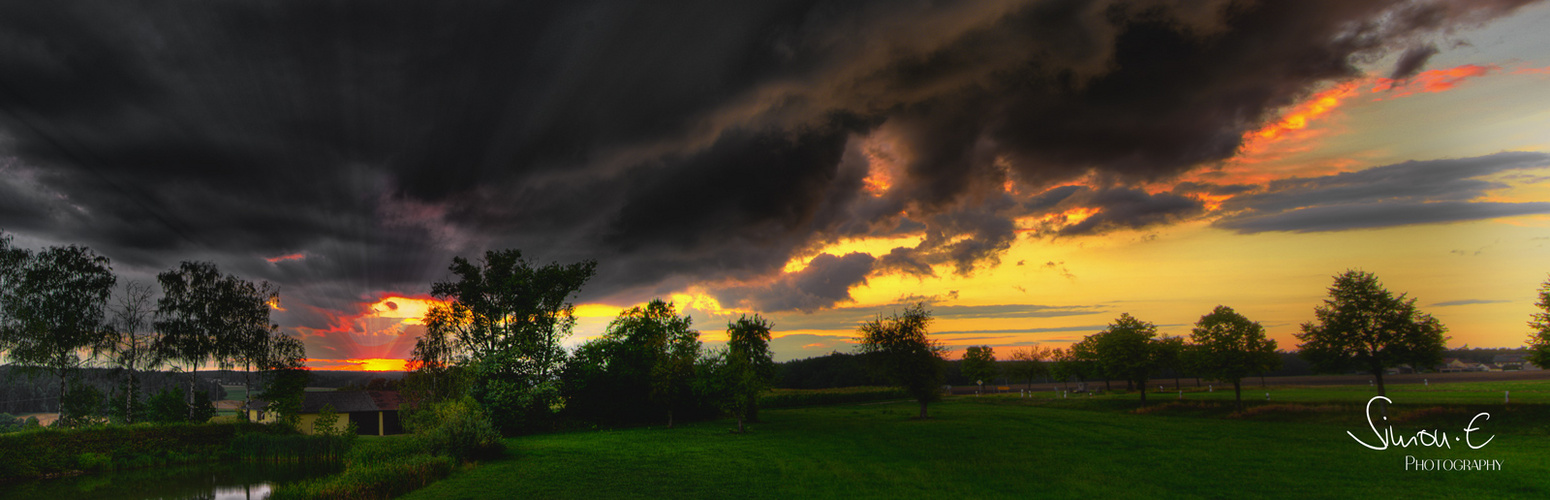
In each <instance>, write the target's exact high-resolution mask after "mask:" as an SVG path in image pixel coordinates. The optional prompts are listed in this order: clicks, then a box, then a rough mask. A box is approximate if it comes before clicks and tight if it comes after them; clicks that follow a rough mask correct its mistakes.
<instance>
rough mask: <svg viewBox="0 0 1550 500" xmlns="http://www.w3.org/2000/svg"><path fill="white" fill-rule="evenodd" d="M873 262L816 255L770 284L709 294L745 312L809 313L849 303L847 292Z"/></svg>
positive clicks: (863, 279)
mask: <svg viewBox="0 0 1550 500" xmlns="http://www.w3.org/2000/svg"><path fill="white" fill-rule="evenodd" d="M876 260H877V259H875V258H873V257H872V256H871V255H867V254H864V253H860V252H854V253H849V254H846V255H845V256H843V257H841V256H835V255H832V254H827V253H826V254H820V255H818V256H817V257H813V259H812V260H811V261H809V262H808V263H807V267H806V268H804V269H802V270H801V271H797V272H795V273H790V274H785V275H781V276H779V277H778V278H776V279H775V281H773V282H771V283H759V284H749V285H735V286H730V287H724V288H719V289H716V290H714V291H712V294H714V295H715V296H716V299H717V300H719V301H720V302H721V303H722V304H725V305H735V306H737V307H740V308H745V309H754V310H759V311H769V312H779V311H791V310H796V311H803V312H812V311H816V310H818V309H825V308H829V307H832V306H834V305H835V304H837V303H841V302H849V301H850V300H851V297H850V288H851V287H853V286H856V285H860V284H865V283H866V277H867V275H868V274H871V273H872V264H873V263H874V262H876Z"/></svg>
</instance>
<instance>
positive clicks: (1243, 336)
mask: <svg viewBox="0 0 1550 500" xmlns="http://www.w3.org/2000/svg"><path fill="white" fill-rule="evenodd" d="M1190 341H1191V342H1193V343H1194V345H1195V353H1196V355H1197V356H1199V361H1198V363H1197V364H1196V368H1197V369H1199V370H1200V371H1201V372H1202V373H1203V374H1205V375H1206V376H1207V377H1211V378H1213V379H1217V380H1221V381H1224V382H1229V381H1230V382H1232V390H1233V394H1234V396H1235V397H1236V399H1237V402H1238V408H1240V409H1241V408H1243V386H1242V382H1243V377H1246V376H1249V375H1250V374H1253V373H1263V372H1266V371H1270V370H1274V369H1276V368H1277V367H1279V366H1280V365H1281V356H1280V355H1278V354H1276V341H1275V340H1274V339H1270V338H1266V337H1265V327H1264V326H1261V325H1260V324H1259V323H1258V322H1255V321H1249V319H1248V318H1246V317H1244V316H1243V315H1242V314H1238V312H1237V311H1234V310H1232V308H1231V307H1227V306H1221V305H1219V306H1216V309H1213V310H1211V313H1210V314H1206V315H1204V316H1201V317H1200V321H1196V322H1195V329H1194V330H1193V331H1191V332H1190Z"/></svg>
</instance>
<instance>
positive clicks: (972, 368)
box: [963, 345, 997, 384]
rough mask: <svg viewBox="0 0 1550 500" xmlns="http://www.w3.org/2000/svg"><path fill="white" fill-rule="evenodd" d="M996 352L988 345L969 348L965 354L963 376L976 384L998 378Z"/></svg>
mask: <svg viewBox="0 0 1550 500" xmlns="http://www.w3.org/2000/svg"><path fill="white" fill-rule="evenodd" d="M996 372H997V370H996V350H995V349H993V348H991V347H990V346H988V345H979V346H969V348H968V349H967V350H965V351H964V352H963V375H964V376H965V377H969V380H973V381H974V383H976V384H984V383H985V381H986V380H990V379H993V378H995V377H996V374H997V373H996Z"/></svg>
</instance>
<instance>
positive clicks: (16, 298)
mask: <svg viewBox="0 0 1550 500" xmlns="http://www.w3.org/2000/svg"><path fill="white" fill-rule="evenodd" d="M0 267H3V268H0V280H3V285H4V286H0V351H4V352H5V353H6V357H7V358H8V359H9V361H10V362H11V363H12V364H15V365H17V366H22V367H30V368H35V369H39V370H43V371H47V372H48V373H51V374H53V375H54V376H55V377H57V378H58V380H59V391H60V393H59V402H60V404H63V403H64V399H65V389H66V384H65V378H66V376H67V375H69V374H70V373H71V372H72V371H74V370H75V369H76V368H78V367H80V366H81V365H82V363H84V362H85V360H84V359H82V357H81V356H80V352H81V351H82V350H85V349H89V348H91V347H93V346H96V345H98V344H100V343H102V342H103V339H104V338H105V337H106V335H105V333H106V332H107V328H104V323H105V321H104V317H105V310H106V308H107V301H108V297H109V296H110V295H111V294H112V293H113V285H114V284H115V283H116V282H117V280H118V278H117V277H115V276H114V275H113V269H112V267H111V266H110V265H109V261H108V258H107V257H102V256H99V255H97V254H95V253H93V252H92V251H91V249H89V248H86V247H80V246H75V245H70V246H66V247H49V248H48V249H45V250H43V251H42V252H38V253H37V254H36V255H34V254H32V253H31V252H28V251H26V250H21V249H14V248H11V247H10V238H9V237H4V238H3V239H0ZM60 413H61V415H62V416H64V417H69V414H68V412H65V411H63V409H61V412H60Z"/></svg>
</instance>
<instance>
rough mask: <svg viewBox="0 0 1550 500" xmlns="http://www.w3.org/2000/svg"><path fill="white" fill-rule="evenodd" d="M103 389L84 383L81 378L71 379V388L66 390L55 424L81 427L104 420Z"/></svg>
mask: <svg viewBox="0 0 1550 500" xmlns="http://www.w3.org/2000/svg"><path fill="white" fill-rule="evenodd" d="M103 402H104V401H103V397H102V391H98V390H97V388H96V387H93V386H91V385H89V384H83V383H81V381H80V380H71V381H70V388H69V390H67V391H65V399H64V401H63V402H62V403H60V409H61V411H60V415H61V416H60V418H59V420H57V421H55V422H54V425H56V426H60V427H80V426H84V425H91V424H95V423H100V422H102V421H103V419H102V418H101V415H102V409H103V408H102V406H103Z"/></svg>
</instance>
